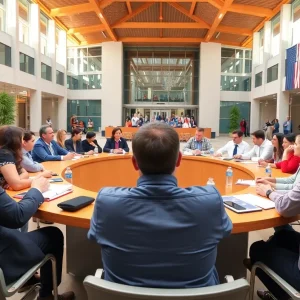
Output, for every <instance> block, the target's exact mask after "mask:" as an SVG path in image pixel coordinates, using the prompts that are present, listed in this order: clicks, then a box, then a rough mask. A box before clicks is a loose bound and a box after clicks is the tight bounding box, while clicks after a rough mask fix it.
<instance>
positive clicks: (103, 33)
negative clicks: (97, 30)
mask: <svg viewBox="0 0 300 300" xmlns="http://www.w3.org/2000/svg"><path fill="white" fill-rule="evenodd" d="M101 32H102V35H103V36H104V38H105V39H107V36H106V34H105V32H104V31H101Z"/></svg>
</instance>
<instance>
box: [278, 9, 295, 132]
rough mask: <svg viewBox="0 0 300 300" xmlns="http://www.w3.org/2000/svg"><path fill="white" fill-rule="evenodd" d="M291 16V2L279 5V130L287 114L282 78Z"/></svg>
mask: <svg viewBox="0 0 300 300" xmlns="http://www.w3.org/2000/svg"><path fill="white" fill-rule="evenodd" d="M291 17H292V6H291V4H285V5H283V6H282V7H281V12H280V43H279V47H280V51H279V64H278V78H279V82H278V83H279V84H278V92H277V108H276V117H277V119H279V123H280V126H281V128H280V131H282V130H283V129H282V124H283V122H284V121H285V120H286V117H287V116H288V115H289V93H288V92H284V90H285V81H284V80H282V78H284V77H285V53H286V49H287V48H288V47H289V45H290V40H291V32H292V28H291Z"/></svg>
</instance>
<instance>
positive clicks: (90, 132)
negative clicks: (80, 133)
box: [85, 131, 96, 139]
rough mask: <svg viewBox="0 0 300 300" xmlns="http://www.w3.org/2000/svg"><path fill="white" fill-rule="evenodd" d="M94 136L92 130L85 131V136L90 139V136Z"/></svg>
mask: <svg viewBox="0 0 300 300" xmlns="http://www.w3.org/2000/svg"><path fill="white" fill-rule="evenodd" d="M94 136H96V133H95V132H94V131H88V132H87V133H86V136H85V138H87V139H91V138H92V137H94Z"/></svg>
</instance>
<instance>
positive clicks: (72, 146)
mask: <svg viewBox="0 0 300 300" xmlns="http://www.w3.org/2000/svg"><path fill="white" fill-rule="evenodd" d="M81 137H82V131H81V130H80V129H78V128H75V129H73V130H72V135H71V138H70V139H67V140H66V141H65V145H66V148H67V150H69V151H70V152H75V153H78V154H88V155H91V154H93V153H94V151H93V150H89V151H87V152H85V151H84V150H83V149H82V144H81Z"/></svg>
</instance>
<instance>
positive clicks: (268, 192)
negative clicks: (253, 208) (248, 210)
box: [266, 190, 273, 199]
mask: <svg viewBox="0 0 300 300" xmlns="http://www.w3.org/2000/svg"><path fill="white" fill-rule="evenodd" d="M271 193H273V191H272V190H267V192H266V197H267V198H269V199H270V194H271Z"/></svg>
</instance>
